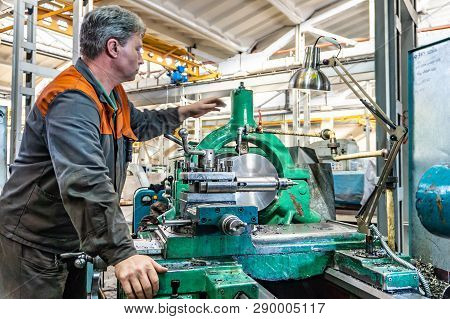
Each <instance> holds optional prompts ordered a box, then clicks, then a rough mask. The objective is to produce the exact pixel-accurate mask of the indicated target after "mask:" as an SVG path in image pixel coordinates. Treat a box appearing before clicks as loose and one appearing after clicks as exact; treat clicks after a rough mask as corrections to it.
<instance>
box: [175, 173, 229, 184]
mask: <svg viewBox="0 0 450 319" xmlns="http://www.w3.org/2000/svg"><path fill="white" fill-rule="evenodd" d="M235 177H236V173H235V172H183V173H180V178H181V179H182V180H183V181H185V182H186V183H189V182H207V181H233V180H234V179H235Z"/></svg>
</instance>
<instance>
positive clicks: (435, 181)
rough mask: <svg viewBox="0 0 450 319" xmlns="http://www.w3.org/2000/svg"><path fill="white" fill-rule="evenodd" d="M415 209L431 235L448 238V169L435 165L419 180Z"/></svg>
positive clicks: (449, 203)
mask: <svg viewBox="0 0 450 319" xmlns="http://www.w3.org/2000/svg"><path fill="white" fill-rule="evenodd" d="M416 209H417V214H418V216H419V219H420V222H421V223H422V225H423V226H424V227H425V228H426V229H427V230H428V231H429V232H430V233H432V234H435V235H437V236H442V237H447V238H450V169H449V167H448V165H435V166H432V167H431V168H430V169H428V170H427V171H426V172H425V174H423V176H422V178H421V179H420V182H419V185H418V189H417V193H416Z"/></svg>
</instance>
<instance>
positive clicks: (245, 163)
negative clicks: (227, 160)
mask: <svg viewBox="0 0 450 319" xmlns="http://www.w3.org/2000/svg"><path fill="white" fill-rule="evenodd" d="M232 161H233V168H232V169H233V172H235V174H236V180H240V179H244V180H245V179H249V178H258V177H259V176H265V177H270V178H278V172H277V170H276V169H275V167H274V166H273V164H272V163H271V162H270V161H269V160H268V159H267V158H265V157H264V156H261V155H257V154H245V155H241V156H236V157H234V158H232ZM276 196H277V188H273V189H272V190H271V191H268V190H265V191H259V190H250V188H248V189H247V191H243V192H238V193H237V195H236V201H237V204H238V205H253V206H256V207H258V210H263V209H264V208H266V207H267V206H269V204H270V203H271V202H272V201H273V200H274V199H275V197H276Z"/></svg>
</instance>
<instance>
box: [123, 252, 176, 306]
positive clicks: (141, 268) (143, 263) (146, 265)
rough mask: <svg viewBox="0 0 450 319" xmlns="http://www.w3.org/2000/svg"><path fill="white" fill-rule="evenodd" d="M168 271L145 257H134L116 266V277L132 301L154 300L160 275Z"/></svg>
mask: <svg viewBox="0 0 450 319" xmlns="http://www.w3.org/2000/svg"><path fill="white" fill-rule="evenodd" d="M166 271H167V268H165V267H163V266H161V265H160V264H158V263H157V262H156V261H154V260H153V259H152V258H150V257H149V256H145V255H134V256H131V257H129V258H127V259H125V260H122V261H121V262H119V263H117V264H116V265H115V273H116V277H117V279H118V280H119V281H120V284H121V285H122V288H123V290H124V291H125V293H126V295H127V297H128V298H130V299H135V298H139V299H144V298H153V296H155V295H156V293H157V292H158V290H159V279H158V273H165V272H166Z"/></svg>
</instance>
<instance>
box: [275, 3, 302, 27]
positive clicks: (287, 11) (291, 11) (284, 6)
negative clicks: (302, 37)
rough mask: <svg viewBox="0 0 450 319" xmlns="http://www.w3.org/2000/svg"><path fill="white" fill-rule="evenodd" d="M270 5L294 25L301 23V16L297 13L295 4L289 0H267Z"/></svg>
mask: <svg viewBox="0 0 450 319" xmlns="http://www.w3.org/2000/svg"><path fill="white" fill-rule="evenodd" d="M267 2H269V3H270V4H271V5H273V6H274V7H275V8H277V9H278V10H279V11H280V12H281V13H283V14H284V15H285V16H286V17H287V18H288V19H289V20H290V21H291V22H292V23H293V24H294V25H296V24H299V23H302V22H303V20H304V19H303V18H302V17H301V16H300V15H299V14H298V13H297V9H296V8H295V5H294V4H293V3H292V2H291V1H289V0H267Z"/></svg>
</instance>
